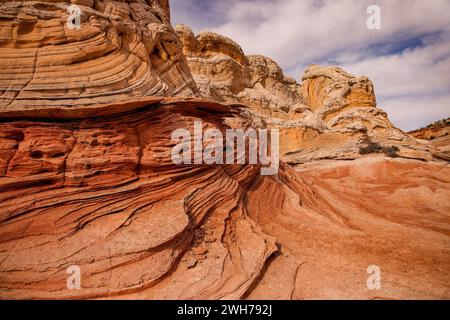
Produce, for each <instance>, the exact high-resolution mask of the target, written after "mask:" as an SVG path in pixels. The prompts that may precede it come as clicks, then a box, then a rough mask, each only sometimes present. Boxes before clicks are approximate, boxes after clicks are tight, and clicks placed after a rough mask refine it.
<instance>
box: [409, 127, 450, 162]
mask: <svg viewBox="0 0 450 320" xmlns="http://www.w3.org/2000/svg"><path fill="white" fill-rule="evenodd" d="M409 134H410V135H412V136H413V137H415V138H416V139H420V140H425V141H423V142H424V143H427V144H430V145H432V146H433V147H435V148H436V149H438V150H439V151H440V152H441V153H442V154H444V155H445V156H447V157H450V118H447V119H444V120H440V121H437V122H434V123H431V124H430V125H428V126H427V127H426V128H422V129H417V130H414V131H411V132H409Z"/></svg>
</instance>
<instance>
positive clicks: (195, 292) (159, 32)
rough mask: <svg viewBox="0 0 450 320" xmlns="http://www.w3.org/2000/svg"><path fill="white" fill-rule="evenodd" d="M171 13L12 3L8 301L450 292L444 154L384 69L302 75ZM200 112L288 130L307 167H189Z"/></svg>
mask: <svg viewBox="0 0 450 320" xmlns="http://www.w3.org/2000/svg"><path fill="white" fill-rule="evenodd" d="M70 4H77V5H79V6H80V7H81V8H82V11H83V14H82V27H81V29H80V30H77V31H74V30H70V29H68V28H67V25H66V21H67V18H68V14H67V7H68V6H69V5H70ZM169 18H170V10H169V6H168V1H167V0H159V1H156V0H148V1H143V0H134V1H131V0H130V1H97V0H96V1H93V0H73V1H39V2H36V1H20V2H10V1H0V43H1V45H0V56H1V59H0V92H1V96H0V202H1V206H0V298H2V299H6V298H12V299H24V298H33V299H71V298H78V299H87V298H92V299H107V298H123V299H131V298H140V299H179V298H184V299H260V298H265V299H269V298H273V299H309V298H333V299H339V298H347V299H348V298H357V299H398V298H409V299H411V298H420V299H428V298H439V299H449V298H450V289H449V288H450V273H449V270H450V250H449V248H450V228H449V224H450V219H449V218H450V217H449V212H450V200H449V199H450V188H449V186H450V168H449V167H448V163H447V162H445V159H446V158H445V157H444V156H442V154H444V152H443V151H442V150H441V149H437V147H436V146H433V145H432V144H430V143H428V142H427V141H424V140H420V139H419V140H416V139H414V138H413V137H412V136H409V135H407V134H405V133H403V132H402V131H401V130H399V129H396V128H394V127H393V126H392V124H391V123H390V122H389V120H388V119H387V117H386V114H385V113H384V112H383V111H382V110H380V109H378V108H376V103H375V95H374V89H373V85H372V83H371V82H370V81H369V80H368V79H367V78H364V77H361V78H357V77H354V76H352V75H350V74H348V73H346V72H345V71H343V70H342V69H339V68H335V67H332V68H322V67H319V66H314V65H313V66H311V67H309V68H308V69H307V70H306V72H305V75H304V76H303V82H302V83H301V84H299V83H297V82H296V81H295V80H294V79H292V78H289V77H286V76H284V75H283V73H282V71H281V69H280V67H279V66H278V65H277V64H276V63H275V62H274V61H273V60H271V59H269V58H266V57H263V56H245V54H244V53H243V51H242V50H241V48H240V47H239V46H238V45H237V44H236V43H234V42H233V41H232V40H230V39H227V38H225V37H222V36H220V35H217V34H214V33H202V34H200V35H197V36H194V35H193V34H192V32H191V31H190V30H189V29H188V28H187V27H184V26H178V27H177V28H176V29H175V30H174V29H172V27H171V26H170V21H169ZM186 57H187V59H186ZM189 68H190V69H189ZM191 70H192V74H191ZM192 75H193V76H192ZM194 80H195V81H194ZM167 96H170V97H167ZM176 96H184V97H176ZM189 96H203V97H207V98H209V99H210V100H204V99H201V98H196V97H189ZM211 99H212V100H216V102H213V101H212V100H211ZM219 102H221V103H219ZM222 103H223V104H222ZM242 104H247V105H248V106H249V107H248V108H247V107H244V106H242ZM196 120H201V121H202V122H203V128H204V129H207V128H215V129H218V130H220V131H221V132H225V130H226V129H228V128H247V127H250V126H254V127H263V128H279V129H280V130H281V139H282V140H281V144H282V145H281V151H282V153H283V155H284V156H283V157H284V159H285V160H286V161H289V163H290V164H291V165H296V166H291V165H289V164H286V162H280V169H279V172H278V174H276V175H273V176H262V175H260V169H261V166H260V165H259V164H257V165H248V164H243V165H238V164H228V165H220V164H216V165H206V164H202V165H195V164H184V165H176V164H174V163H173V161H172V160H171V150H172V147H173V146H174V145H175V143H174V142H173V141H172V139H171V134H172V132H173V131H174V130H175V129H180V128H183V129H190V130H191V132H192V129H193V125H194V121H196ZM204 143H205V142H204ZM369 143H378V144H381V145H383V146H389V145H391V144H395V145H396V146H398V151H396V152H397V158H387V157H384V156H383V155H382V154H377V155H376V156H375V155H374V154H369V155H364V156H363V155H361V154H359V152H358V148H359V147H360V146H361V145H363V146H364V145H366V144H369ZM375 146H377V145H375ZM377 148H378V149H380V147H376V148H375V147H373V149H374V150H378V149H377ZM369 149H370V148H369ZM441 151H442V152H441ZM356 158H358V159H356ZM406 158H412V159H406ZM438 158H439V159H440V161H435V160H438ZM339 159H346V161H339ZM355 159H356V160H355ZM416 159H421V161H417V160H416ZM313 160H320V161H313ZM348 160H352V161H348ZM442 160H444V161H442ZM447 160H448V159H447ZM300 164H301V165H300ZM74 265H75V266H78V267H79V268H80V271H81V288H80V289H69V288H68V286H67V282H66V281H67V278H68V277H69V274H68V273H67V269H68V268H69V267H71V266H74ZM369 265H377V266H379V267H380V269H381V272H382V273H381V286H382V290H369V289H368V287H367V284H366V281H367V278H368V274H367V267H368V266H369Z"/></svg>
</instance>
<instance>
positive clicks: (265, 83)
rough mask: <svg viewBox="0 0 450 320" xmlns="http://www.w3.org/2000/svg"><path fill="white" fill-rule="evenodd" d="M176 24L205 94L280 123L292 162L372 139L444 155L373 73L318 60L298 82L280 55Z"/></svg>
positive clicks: (342, 152) (421, 155) (415, 154)
mask: <svg viewBox="0 0 450 320" xmlns="http://www.w3.org/2000/svg"><path fill="white" fill-rule="evenodd" d="M175 31H176V33H177V35H178V36H179V38H180V40H181V42H182V44H183V53H184V54H185V55H186V57H187V60H188V64H189V68H190V69H191V72H192V75H193V77H194V79H195V81H196V83H197V86H198V88H199V90H200V94H201V95H202V96H203V97H206V98H209V99H213V100H215V101H218V102H222V103H239V104H243V105H247V106H249V107H250V109H249V110H248V112H249V113H250V115H251V118H252V119H253V124H254V126H256V127H263V128H265V127H267V128H278V129H280V131H281V153H282V155H283V159H284V160H285V161H286V162H288V163H290V164H299V163H304V162H307V161H311V160H320V159H355V158H358V157H360V156H361V154H360V152H359V150H360V148H364V147H366V146H367V145H368V144H370V143H377V144H380V145H382V146H384V147H385V148H388V147H394V148H395V149H397V148H398V152H397V153H396V156H399V157H405V158H415V159H422V160H425V159H426V160H430V159H431V158H432V157H433V154H437V155H438V157H439V150H436V149H435V148H433V147H432V146H428V145H423V144H420V143H417V141H416V140H415V139H412V138H411V137H410V136H408V135H407V134H405V133H404V132H402V131H401V130H399V129H397V128H395V127H394V126H393V125H392V123H391V122H390V121H389V119H388V118H387V115H386V113H385V112H384V111H383V110H381V109H379V108H377V104H376V98H375V92H374V86H373V84H372V82H371V81H370V80H369V79H368V78H366V77H355V76H353V75H351V74H349V73H347V72H345V71H344V70H342V69H341V68H338V67H320V66H318V65H311V66H310V67H308V68H307V70H305V72H304V75H303V77H302V82H301V83H297V82H296V80H295V79H293V78H291V77H289V76H285V75H284V74H283V72H282V70H281V68H280V67H279V66H278V64H277V63H276V62H275V61H273V60H272V59H270V58H268V57H264V56H260V55H250V56H246V55H245V54H244V52H243V51H242V49H241V47H240V46H239V45H238V44H237V43H235V42H234V41H233V40H231V39H229V38H227V37H224V36H222V35H219V34H216V33H212V32H201V33H199V34H198V35H194V33H193V32H192V30H190V29H189V27H187V26H185V25H178V26H176V27H175ZM441 157H442V155H441Z"/></svg>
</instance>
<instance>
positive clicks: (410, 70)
mask: <svg viewBox="0 0 450 320" xmlns="http://www.w3.org/2000/svg"><path fill="white" fill-rule="evenodd" d="M181 2H183V3H184V9H183V12H182V15H183V18H182V19H181V20H180V19H178V18H175V20H176V22H183V23H186V24H188V25H191V26H194V27H193V29H194V31H197V32H198V31H199V30H198V29H196V26H199V22H198V20H199V19H201V16H199V15H198V14H196V16H195V17H194V16H193V15H190V12H191V11H192V10H191V9H192V8H193V7H195V8H196V9H195V10H201V9H202V6H201V4H204V3H205V1H204V0H201V1H199V0H191V1H189V0H172V8H173V9H174V8H175V9H176V8H177V7H178V8H179V7H180V3H181ZM174 3H175V6H174ZM186 3H190V5H191V9H189V7H188V5H187V4H186ZM217 3H222V4H221V5H220V7H219V6H216V1H213V2H211V1H209V2H208V8H210V10H207V11H208V12H206V13H205V15H204V18H205V22H204V24H202V25H201V27H202V29H204V28H208V29H209V30H212V31H216V32H218V33H221V34H223V35H225V36H228V37H230V38H232V39H233V40H235V41H236V42H237V43H239V44H240V45H241V46H242V48H243V49H244V51H245V52H246V53H247V54H253V53H259V54H264V55H267V56H270V57H272V58H273V59H275V61H277V62H278V63H279V64H280V65H281V66H282V67H283V69H284V70H285V72H286V73H287V74H291V75H293V76H294V77H295V78H297V79H299V78H300V77H301V74H302V73H303V70H304V68H305V67H306V66H307V65H309V64H311V63H319V64H326V63H336V64H339V65H341V66H343V67H344V68H345V69H347V70H348V71H349V72H352V73H355V74H357V75H367V76H368V77H369V78H370V79H371V80H372V81H373V82H374V84H375V89H376V93H377V98H378V100H379V101H380V106H381V107H383V108H384V109H386V110H387V111H388V114H391V115H392V116H391V119H392V121H393V122H394V124H396V125H397V126H399V127H400V128H402V129H404V130H407V129H410V128H411V125H413V124H414V125H416V124H417V125H418V126H422V125H425V124H427V123H426V122H424V121H428V120H426V119H428V118H429V117H425V116H424V114H423V110H427V111H428V112H429V114H430V115H431V114H433V115H436V116H438V115H439V116H440V115H442V116H443V117H445V116H447V117H448V116H450V105H449V104H448V101H449V99H448V98H449V97H450V76H449V74H450V72H449V71H450V29H449V28H450V23H449V21H450V19H448V12H450V0H433V1H423V0H395V1H393V0H378V1H376V0H361V1H354V0H334V1H326V0H302V1H299V0H240V1H232V2H226V1H225V2H224V1H220V2H217ZM223 3H227V4H226V5H225V4H223ZM371 4H376V5H379V6H380V7H381V14H382V28H381V30H368V29H367V27H366V20H367V18H368V15H367V13H366V9H367V7H368V6H369V5H371ZM211 8H220V10H219V11H217V9H216V11H214V10H213V11H211V10H212V9H211ZM173 16H174V17H176V16H177V12H176V11H173ZM190 20H191V21H190ZM408 47H410V48H409V49H407V48H408ZM403 49H405V50H403ZM437 96H439V97H440V98H439V99H440V100H436V97H437ZM442 97H444V98H442ZM394 100H395V103H393V101H394ZM389 101H390V102H389ZM411 101H413V102H417V101H423V102H424V103H432V102H439V106H438V105H436V106H433V105H430V104H428V105H427V106H426V107H425V106H422V107H421V106H420V105H419V104H417V103H411ZM388 102H389V103H391V102H392V103H391V104H389V105H388V106H387V105H385V104H386V103H388ZM402 103H405V105H403V104H402ZM406 103H408V105H406ZM446 103H447V104H446ZM394 106H395V107H396V108H398V110H403V111H405V110H408V115H407V116H406V115H405V117H404V119H409V120H407V121H406V120H401V117H399V116H400V115H401V112H398V110H394V109H393V108H394ZM445 106H446V107H445ZM433 120H434V118H433ZM435 120H438V119H435Z"/></svg>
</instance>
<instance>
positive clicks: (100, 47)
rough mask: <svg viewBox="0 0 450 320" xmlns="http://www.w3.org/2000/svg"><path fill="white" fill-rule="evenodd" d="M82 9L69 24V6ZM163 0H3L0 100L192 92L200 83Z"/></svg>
mask: <svg viewBox="0 0 450 320" xmlns="http://www.w3.org/2000/svg"><path fill="white" fill-rule="evenodd" d="M71 2H72V3H75V4H77V5H79V7H80V8H81V9H82V15H81V28H80V29H79V30H78V29H70V28H69V26H68V24H67V21H68V18H69V13H68V12H67V8H68V6H69V5H71ZM168 14H169V11H168V2H167V0H163V1H156V0H151V1H143V0H140V1H137V0H136V1H131V0H130V1H47V2H36V1H16V2H11V1H0V19H1V24H0V108H1V109H2V110H16V109H39V108H47V107H49V106H58V107H77V106H87V105H92V104H96V103H110V102H117V101H119V100H125V99H128V98H130V97H136V96H138V97H139V96H152V95H184V96H189V95H192V94H193V93H194V92H195V91H196V86H195V83H194V81H193V79H192V76H191V74H190V72H189V68H188V66H187V63H186V59H185V57H184V55H183V54H182V52H181V46H180V44H179V41H178V38H177V36H176V35H175V32H174V31H173V29H172V26H171V25H170V21H169V18H168V16H167V15H168Z"/></svg>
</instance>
